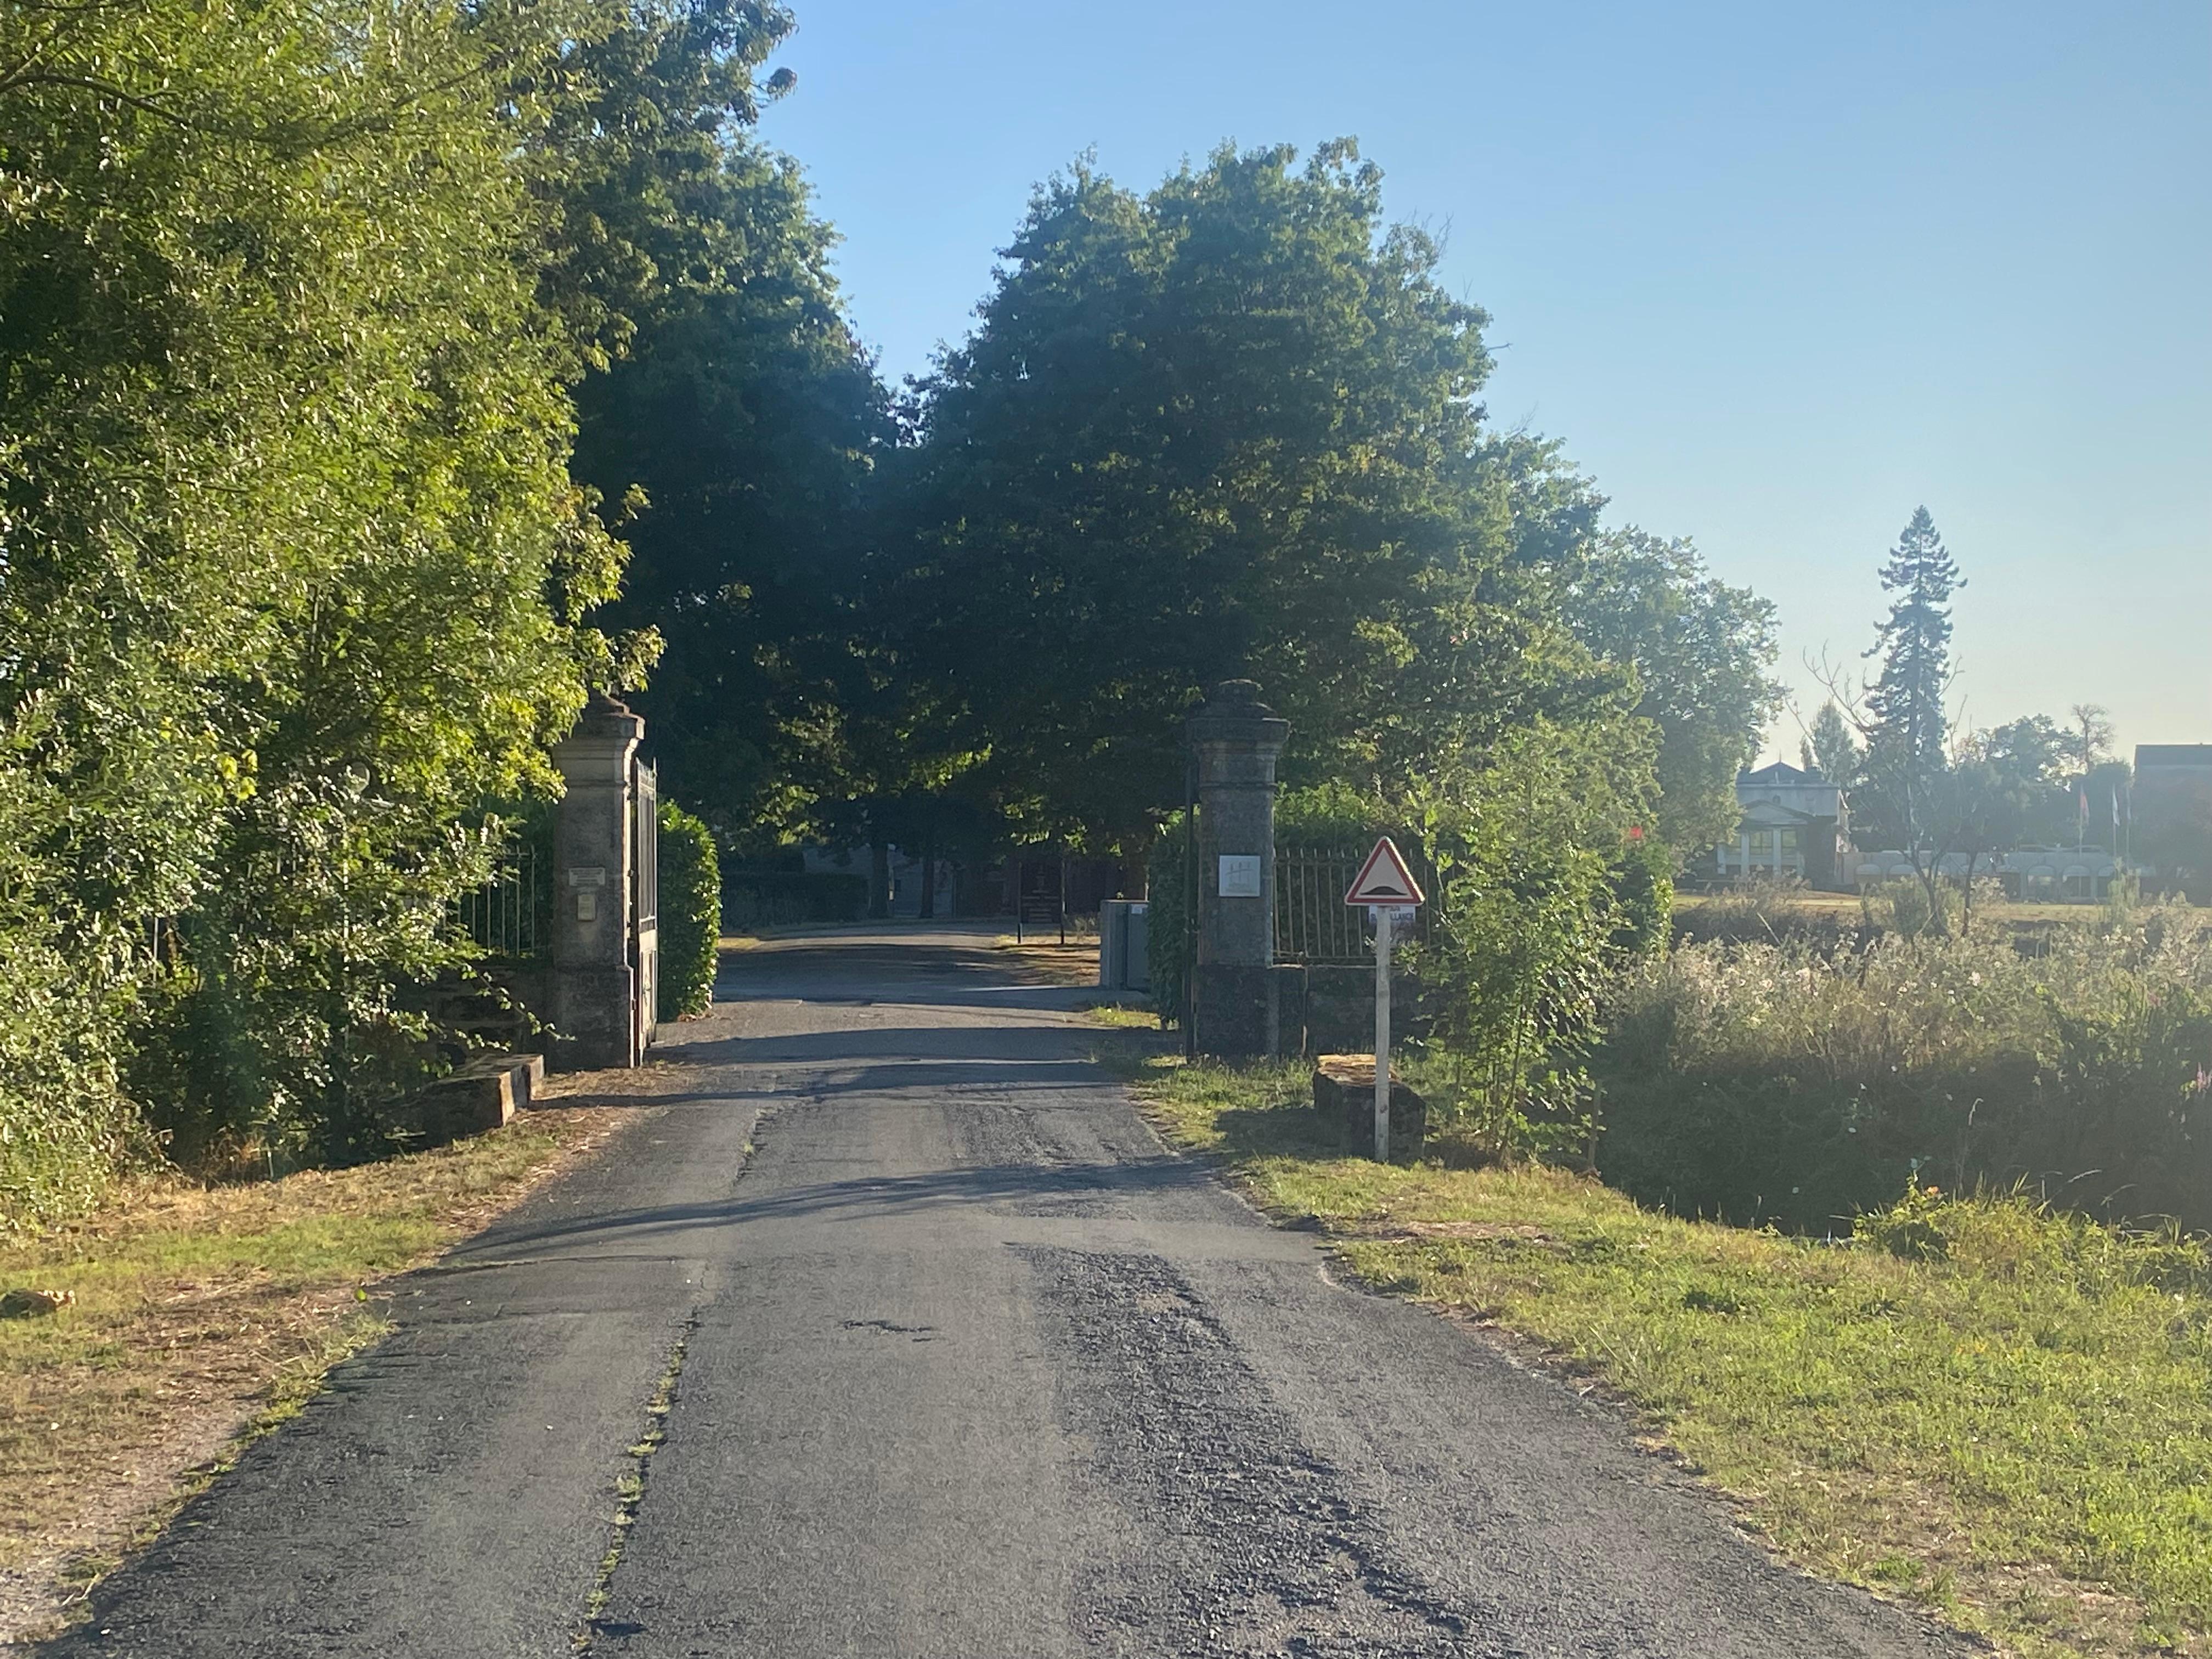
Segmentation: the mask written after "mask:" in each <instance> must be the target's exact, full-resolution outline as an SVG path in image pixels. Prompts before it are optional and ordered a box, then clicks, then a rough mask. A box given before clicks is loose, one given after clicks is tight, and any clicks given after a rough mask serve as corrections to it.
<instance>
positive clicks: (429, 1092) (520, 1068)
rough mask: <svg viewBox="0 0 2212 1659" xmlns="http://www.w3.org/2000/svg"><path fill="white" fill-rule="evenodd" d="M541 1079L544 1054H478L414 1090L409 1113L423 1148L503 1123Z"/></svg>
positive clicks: (527, 1101) (529, 1097)
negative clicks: (412, 1105)
mask: <svg viewBox="0 0 2212 1659" xmlns="http://www.w3.org/2000/svg"><path fill="white" fill-rule="evenodd" d="M544 1081H545V1056H544V1055H543V1054H499V1053H492V1054H478V1055H477V1056H476V1057H475V1058H474V1059H472V1060H470V1061H469V1062H468V1063H467V1064H466V1065H465V1066H461V1067H460V1068H459V1070H457V1071H454V1072H452V1073H448V1074H447V1076H445V1077H441V1078H440V1079H437V1080H436V1081H435V1082H434V1083H431V1084H428V1085H425V1086H424V1087H423V1088H422V1089H421V1090H420V1091H417V1092H416V1096H415V1100H414V1110H413V1112H412V1113H411V1114H410V1115H411V1116H412V1117H413V1119H414V1121H415V1127H416V1129H417V1130H418V1131H419V1133H421V1135H422V1141H423V1144H424V1145H425V1146H444V1145H446V1144H447V1142H448V1141H453V1140H459V1139H462V1138H463V1137H464V1136H466V1135H472V1134H482V1133H483V1132H484V1131H485V1130H487V1129H496V1128H498V1127H500V1126H501V1124H503V1123H506V1122H507V1121H509V1120H510V1119H512V1118H513V1116H514V1115H515V1113H516V1112H517V1111H518V1110H519V1109H521V1108H523V1107H525V1106H527V1105H529V1104H530V1103H531V1100H532V1097H534V1096H535V1095H536V1093H537V1092H538V1089H539V1088H540V1086H542V1085H544Z"/></svg>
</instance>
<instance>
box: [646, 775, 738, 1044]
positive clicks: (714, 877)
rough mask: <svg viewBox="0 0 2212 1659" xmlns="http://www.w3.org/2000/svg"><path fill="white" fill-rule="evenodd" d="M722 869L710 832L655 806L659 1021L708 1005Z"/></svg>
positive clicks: (668, 806) (676, 811)
mask: <svg viewBox="0 0 2212 1659" xmlns="http://www.w3.org/2000/svg"><path fill="white" fill-rule="evenodd" d="M721 921H722V866H721V861H720V854H719V853H718V852H717V850H716V848H715V846H714V832H713V831H712V830H710V829H708V828H707V826H706V825H705V824H704V823H702V822H701V821H700V820H699V819H697V818H695V817H692V816H691V814H690V813H689V812H687V811H684V809H683V808H682V807H680V806H678V805H677V804H676V803H675V802H674V801H666V800H665V801H663V802H661V803H660V1006H659V1018H662V1019H681V1018H684V1016H685V1015H687V1014H703V1013H705V1012H707V1010H708V1006H710V1005H711V1004H712V1003H713V1002H714V968H715V963H716V959H717V957H716V951H715V945H716V943H717V941H718V939H720V934H721Z"/></svg>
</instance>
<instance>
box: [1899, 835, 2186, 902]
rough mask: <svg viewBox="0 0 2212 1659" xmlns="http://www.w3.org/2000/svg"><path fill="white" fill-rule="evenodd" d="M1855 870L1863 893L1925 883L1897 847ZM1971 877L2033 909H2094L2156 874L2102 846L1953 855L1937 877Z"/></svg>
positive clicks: (1945, 858) (1940, 863)
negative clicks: (2129, 880) (2116, 889)
mask: <svg viewBox="0 0 2212 1659" xmlns="http://www.w3.org/2000/svg"><path fill="white" fill-rule="evenodd" d="M1856 871H1857V884H1858V888H1859V890H1860V891H1861V892H1867V891H1869V890H1872V889H1874V888H1876V887H1881V886H1883V885H1885V884H1887V883H1890V882H1893V881H1917V880H1918V879H1919V878H1920V866H1918V865H1917V864H1915V863H1914V862H1913V858H1912V854H1910V853H1907V852H1904V851H1901V850H1899V849H1897V848H1889V849H1887V850H1886V851H1883V852H1879V853H1862V854H1858V855H1857V861H1856ZM1970 872H1971V873H1972V876H1973V877H1974V878H1975V879H1977V880H1979V879H1982V878H1995V879H1996V881H1997V882H1998V884H2000V885H2002V887H2003V889H2004V892H2005V896H2006V897H2008V898H2015V899H2021V900H2025V901H2026V902H2028V903H2031V904H2068V903H2074V904H2093V903H2096V902H2099V901H2100V900H2102V899H2105V898H2107V897H2109V896H2111V894H2112V884H2113V883H2114V882H2115V881H2117V880H2118V879H2119V878H2120V877H2121V876H2122V875H2123V874H2124V873H2126V874H2132V875H2134V876H2135V878H2136V879H2137V880H2138V881H2142V880H2146V879H2148V878H2149V877H2150V875H2151V871H2150V868H2149V866H2147V865H2142V864H2134V865H2130V864H2129V863H2128V862H2127V861H2126V860H2123V859H2121V858H2119V857H2117V856H2116V855H2115V854H2113V853H2112V851H2111V849H2109V848H2103V847H2032V846H2031V847H2015V848H2012V849H2010V850H2009V851H2008V852H2005V853H2002V854H1998V855H1997V856H1996V857H1995V858H1991V857H1990V856H1989V855H1988V854H1982V855H1980V856H1978V857H1976V858H1973V859H1972V860H1970V859H1969V858H1968V857H1967V855H1966V854H1964V853H1949V854H1945V855H1944V856H1943V857H1942V858H1940V859H1938V860H1936V876H1937V877H1938V878H1940V879H1942V880H1944V881H1949V882H1962V881H1965V880H1966V878H1967V876H1968V874H1969V873H1970Z"/></svg>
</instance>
